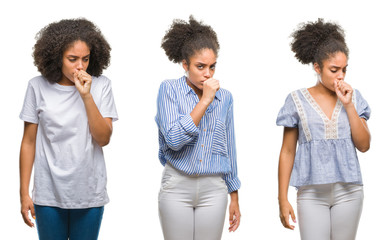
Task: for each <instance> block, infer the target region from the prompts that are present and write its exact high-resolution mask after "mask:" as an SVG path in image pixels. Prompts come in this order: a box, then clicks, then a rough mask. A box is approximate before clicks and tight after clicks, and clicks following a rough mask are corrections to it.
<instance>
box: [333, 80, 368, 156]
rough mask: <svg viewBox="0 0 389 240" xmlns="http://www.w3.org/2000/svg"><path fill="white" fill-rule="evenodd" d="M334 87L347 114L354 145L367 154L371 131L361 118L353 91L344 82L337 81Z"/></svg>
mask: <svg viewBox="0 0 389 240" xmlns="http://www.w3.org/2000/svg"><path fill="white" fill-rule="evenodd" d="M334 85H335V92H336V95H337V96H338V98H339V100H340V101H341V102H342V104H343V107H344V109H345V110H346V112H347V117H348V120H349V123H350V129H351V137H352V139H353V142H354V145H355V147H356V148H357V149H358V150H359V151H361V152H366V151H367V150H369V148H370V131H369V128H368V127H367V123H366V120H365V119H364V118H360V117H359V115H358V113H357V110H356V109H355V105H354V103H353V102H352V94H353V89H352V88H351V86H350V85H349V84H347V83H346V82H344V81H338V82H336V81H335V83H334Z"/></svg>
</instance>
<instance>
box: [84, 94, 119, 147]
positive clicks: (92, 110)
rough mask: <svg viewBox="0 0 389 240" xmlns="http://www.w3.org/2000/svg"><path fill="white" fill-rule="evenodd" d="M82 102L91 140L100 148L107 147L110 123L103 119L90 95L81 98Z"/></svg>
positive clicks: (110, 132)
mask: <svg viewBox="0 0 389 240" xmlns="http://www.w3.org/2000/svg"><path fill="white" fill-rule="evenodd" d="M82 100H83V101H84V106H85V110H86V114H87V117H88V123H89V130H90V132H91V134H92V137H93V139H94V140H95V141H96V142H97V143H98V144H99V145H100V146H105V145H107V144H108V143H109V140H110V138H111V134H112V123H111V122H110V121H108V120H106V119H104V118H103V116H102V115H101V113H100V111H99V109H98V108H97V106H96V104H95V102H94V100H93V97H92V95H91V94H87V95H86V96H83V97H82Z"/></svg>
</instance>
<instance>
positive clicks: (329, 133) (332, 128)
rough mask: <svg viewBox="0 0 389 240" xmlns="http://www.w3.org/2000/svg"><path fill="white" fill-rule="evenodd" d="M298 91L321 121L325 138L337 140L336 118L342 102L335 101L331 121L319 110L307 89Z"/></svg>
mask: <svg viewBox="0 0 389 240" xmlns="http://www.w3.org/2000/svg"><path fill="white" fill-rule="evenodd" d="M300 91H301V92H302V93H303V95H304V97H305V99H306V100H307V101H308V103H309V104H310V105H311V107H312V108H313V109H314V110H315V111H316V112H317V113H318V114H319V115H320V117H321V119H322V120H323V123H324V126H325V138H326V139H337V138H338V117H339V114H340V110H341V108H342V102H341V101H340V100H339V99H337V100H336V104H335V108H334V110H333V112H332V116H331V119H329V118H328V117H327V115H326V114H325V113H324V111H323V110H322V109H321V107H320V106H319V104H318V103H317V102H316V101H315V99H314V98H313V97H312V95H311V94H310V93H309V91H308V89H306V88H303V89H301V90H300Z"/></svg>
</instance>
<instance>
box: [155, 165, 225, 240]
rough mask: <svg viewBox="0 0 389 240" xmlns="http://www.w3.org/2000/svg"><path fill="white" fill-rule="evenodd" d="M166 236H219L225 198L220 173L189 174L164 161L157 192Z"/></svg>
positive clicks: (197, 239)
mask: <svg viewBox="0 0 389 240" xmlns="http://www.w3.org/2000/svg"><path fill="white" fill-rule="evenodd" d="M158 199H159V201H158V202H159V204H158V205H159V219H160V222H161V226H162V231H163V235H164V238H165V240H220V239H221V236H222V232H223V225H224V218H225V215H226V207H227V202H228V190H227V186H226V183H225V182H224V180H223V179H222V177H221V175H209V176H190V175H187V174H185V173H182V172H180V171H178V170H176V169H175V168H173V167H172V166H171V165H169V164H166V165H165V170H164V172H163V176H162V183H161V190H160V192H159V197H158Z"/></svg>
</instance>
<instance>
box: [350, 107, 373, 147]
mask: <svg viewBox="0 0 389 240" xmlns="http://www.w3.org/2000/svg"><path fill="white" fill-rule="evenodd" d="M345 109H346V112H347V117H348V120H349V123H350V129H351V137H352V140H353V142H354V145H355V147H356V148H357V149H358V150H359V151H361V152H366V151H367V150H369V148H370V132H369V128H368V127H367V124H366V121H365V119H363V118H360V117H359V115H358V113H357V111H356V109H355V107H354V106H353V104H352V105H350V106H349V107H345Z"/></svg>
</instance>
